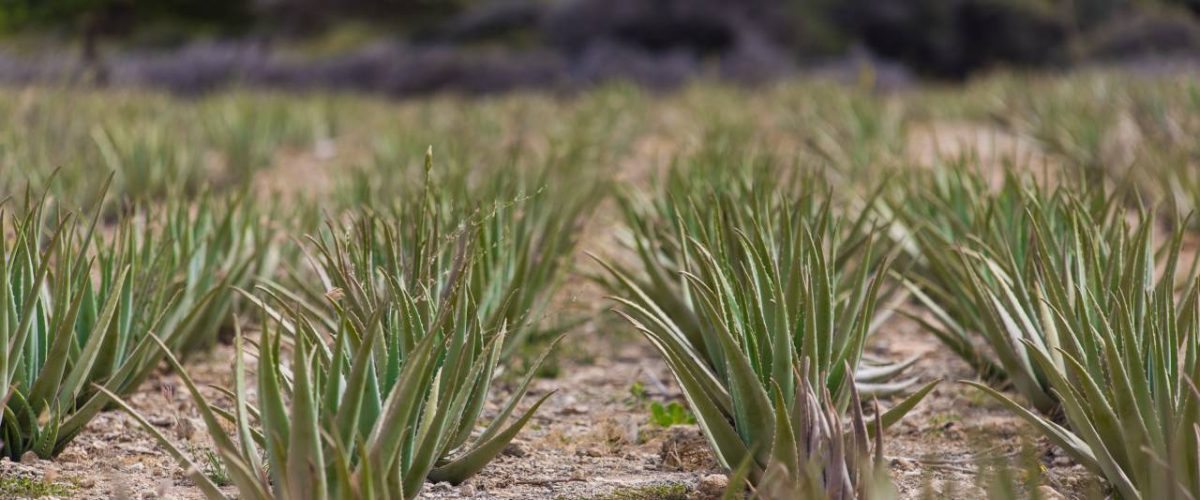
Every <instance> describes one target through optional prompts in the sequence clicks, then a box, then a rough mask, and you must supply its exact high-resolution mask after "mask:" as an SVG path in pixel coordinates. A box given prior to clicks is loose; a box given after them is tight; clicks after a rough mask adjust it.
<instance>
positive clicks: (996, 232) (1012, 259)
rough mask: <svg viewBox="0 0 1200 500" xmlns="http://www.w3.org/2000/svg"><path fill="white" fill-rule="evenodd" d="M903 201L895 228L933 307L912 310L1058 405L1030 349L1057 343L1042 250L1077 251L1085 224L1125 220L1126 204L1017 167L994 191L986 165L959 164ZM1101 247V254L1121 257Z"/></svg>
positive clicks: (1107, 226)
mask: <svg viewBox="0 0 1200 500" xmlns="http://www.w3.org/2000/svg"><path fill="white" fill-rule="evenodd" d="M895 206H896V207H897V208H895V209H894V210H895V214H896V218H895V220H896V221H897V222H898V224H897V225H896V226H895V227H893V232H892V234H893V236H895V237H896V238H897V239H899V240H900V241H903V242H904V243H905V244H907V245H908V250H909V253H908V258H909V259H911V260H910V262H908V267H907V269H908V273H907V278H908V285H909V288H910V289H911V291H912V292H913V295H914V296H915V297H916V298H917V300H918V302H920V303H921V304H922V305H924V306H925V308H926V309H927V310H928V311H929V312H930V313H931V316H932V317H926V316H924V315H921V314H916V313H914V314H911V315H910V317H911V318H913V319H914V320H916V321H917V322H919V323H921V324H922V325H923V326H924V327H925V329H926V330H928V331H930V332H931V333H933V334H934V335H935V336H937V337H938V338H939V339H940V340H941V341H942V342H943V343H945V344H946V345H947V346H948V347H949V348H950V349H951V350H952V351H954V352H955V353H956V354H958V355H959V356H961V357H962V358H963V359H964V360H965V361H967V362H968V363H969V364H971V366H972V367H973V368H975V370H976V372H977V373H979V374H980V376H981V377H982V378H983V379H984V380H987V381H990V382H991V383H993V384H998V385H1003V384H1011V385H1012V386H1013V387H1014V388H1015V389H1016V390H1018V391H1019V392H1020V393H1021V395H1023V396H1024V397H1025V398H1026V399H1027V400H1029V402H1030V403H1031V404H1032V405H1033V406H1034V407H1036V408H1037V409H1038V410H1039V411H1042V412H1044V413H1047V414H1051V413H1053V412H1054V411H1055V410H1056V408H1057V401H1056V397H1055V395H1054V394H1053V393H1052V391H1051V389H1050V386H1049V384H1048V379H1047V376H1046V374H1045V373H1044V372H1043V370H1042V369H1041V367H1040V366H1039V365H1037V364H1036V363H1033V362H1032V361H1031V354H1030V352H1029V345H1033V346H1036V347H1037V348H1038V349H1039V350H1041V351H1042V352H1052V351H1053V350H1054V348H1055V347H1056V346H1055V344H1053V342H1054V341H1055V340H1056V339H1055V338H1054V336H1053V335H1052V333H1053V322H1052V321H1051V320H1052V319H1053V318H1052V317H1051V316H1052V315H1051V313H1050V311H1049V310H1047V309H1046V307H1045V296H1046V294H1047V293H1048V291H1047V290H1045V289H1044V285H1043V284H1041V283H1039V280H1038V276H1039V273H1041V272H1042V271H1043V270H1041V269H1039V268H1038V266H1037V261H1036V260H1035V258H1034V257H1035V255H1037V254H1038V252H1041V253H1043V254H1050V255H1072V253H1073V252H1074V251H1076V250H1077V249H1076V248H1075V247H1074V246H1073V245H1074V240H1075V239H1076V238H1077V237H1078V232H1079V231H1080V230H1081V228H1093V227H1094V228H1098V229H1096V230H1097V231H1101V232H1112V231H1115V230H1117V229H1119V228H1120V227H1121V224H1122V219H1121V210H1119V208H1120V204H1119V203H1117V202H1116V201H1115V200H1114V199H1113V198H1111V197H1107V196H1106V195H1105V194H1104V193H1103V191H1101V190H1100V189H1099V188H1095V189H1092V188H1074V187H1066V186H1064V187H1059V188H1053V189H1052V188H1046V187H1041V186H1040V185H1039V184H1037V183H1036V182H1033V181H1032V180H1031V179H1028V178H1023V177H1020V176H1019V175H1018V174H1014V173H1011V172H1010V173H1009V174H1008V175H1006V177H1005V179H1004V181H1003V183H1002V184H1001V185H1000V186H998V188H997V189H996V190H992V188H991V187H990V186H989V185H988V183H987V181H985V180H984V179H983V178H982V177H981V176H980V175H979V174H978V173H977V172H975V171H972V170H969V169H968V168H956V169H950V170H945V171H940V172H938V173H934V174H930V177H929V178H927V179H924V180H922V181H919V182H918V183H916V185H915V186H912V187H908V188H906V189H905V194H904V195H903V198H901V199H900V201H898V202H897V203H896V205H895ZM1095 250H1096V252H1098V253H1097V255H1096V256H1095V258H1096V259H1098V260H1099V261H1100V262H1107V261H1108V259H1110V258H1112V257H1113V255H1112V254H1111V253H1110V250H1109V249H1108V248H1107V247H1103V246H1101V247H1098V248H1096V249H1095ZM1062 258H1066V257H1062ZM1025 341H1029V342H1031V344H1026V343H1025Z"/></svg>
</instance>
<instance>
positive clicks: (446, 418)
mask: <svg viewBox="0 0 1200 500" xmlns="http://www.w3.org/2000/svg"><path fill="white" fill-rule="evenodd" d="M443 217H445V215H444V214H443V213H442V212H440V208H439V207H438V206H437V205H434V204H432V203H429V199H428V198H427V199H425V200H421V199H418V200H417V201H416V202H414V203H412V204H410V205H409V206H408V207H407V209H406V210H403V211H400V212H397V213H396V215H395V218H392V216H383V215H377V214H370V213H364V214H360V215H359V216H358V217H356V218H355V219H354V220H353V221H352V222H350V223H348V224H347V225H344V226H343V225H339V224H337V223H334V222H330V224H329V230H328V231H327V232H325V233H324V234H323V235H322V236H320V237H316V238H313V240H312V241H313V246H314V250H315V251H314V253H313V261H314V263H315V267H316V268H317V269H316V271H317V274H318V275H319V276H320V279H321V280H322V283H323V284H324V285H323V286H327V287H328V288H327V293H325V294H323V295H322V298H321V300H320V302H312V301H309V300H308V298H307V297H306V296H305V295H304V294H303V293H293V292H289V291H288V290H287V289H285V288H283V287H280V286H277V285H267V286H264V287H262V289H261V295H250V294H248V293H247V295H248V296H250V297H251V298H252V300H254V301H255V303H256V304H258V305H259V307H260V308H261V310H262V311H263V312H264V313H265V316H266V317H267V318H269V319H267V320H266V321H267V322H266V324H265V325H264V328H263V336H262V338H261V339H260V340H259V341H258V345H259V348H258V357H259V371H258V379H257V382H258V384H257V394H258V395H259V401H258V404H257V407H253V406H251V404H250V402H249V393H248V392H247V389H246V386H245V382H244V381H243V380H242V371H243V370H242V367H241V364H242V361H241V356H242V354H241V350H240V349H239V351H238V361H237V365H238V366H237V373H238V375H237V380H236V382H235V384H236V386H235V388H234V389H233V390H232V395H233V396H234V398H235V400H236V401H237V408H236V409H234V410H233V411H223V410H219V409H216V408H213V407H212V406H211V404H209V403H208V402H207V401H206V400H205V399H204V397H203V395H202V394H201V393H200V392H199V391H198V389H197V388H196V387H195V384H194V383H192V382H191V381H190V380H187V379H186V376H185V383H186V385H187V386H188V388H189V390H190V391H191V392H192V395H193V397H194V398H195V400H196V401H197V404H198V405H199V406H200V408H201V413H202V415H203V416H204V417H205V419H206V423H207V424H208V430H209V433H210V435H211V436H212V437H213V440H214V442H215V443H216V445H217V453H218V454H219V455H220V456H221V459H222V461H223V463H224V464H225V466H226V468H227V469H228V470H229V471H230V476H231V478H232V479H233V482H234V484H235V485H236V486H237V489H238V493H239V494H240V496H241V497H242V498H395V499H402V498H414V497H415V496H416V495H417V494H418V493H419V492H420V490H421V487H422V484H423V483H424V481H425V480H426V479H427V478H428V479H430V480H434V481H449V482H453V483H458V482H461V481H464V480H466V479H467V478H469V477H470V476H472V475H474V474H475V473H477V472H478V471H479V470H481V469H482V468H483V467H484V466H485V465H486V464H487V463H488V462H489V461H491V460H492V459H493V458H494V457H495V456H497V455H498V454H499V453H500V452H501V451H502V450H503V448H504V447H505V446H506V445H507V444H508V443H509V442H510V441H511V440H512V439H513V437H515V435H516V434H517V433H518V432H519V431H520V429H521V428H523V427H524V426H525V424H526V423H528V421H529V419H530V418H531V417H532V416H533V415H534V412H536V411H537V409H538V407H540V406H541V404H542V403H543V402H544V401H545V400H546V398H547V397H549V396H550V394H546V395H545V396H543V397H542V398H540V399H539V400H538V401H537V402H535V403H534V404H533V405H532V406H531V407H530V408H529V409H528V410H527V411H526V412H525V413H524V414H522V415H520V416H515V414H516V410H517V406H518V404H519V403H520V402H521V400H522V399H524V395H525V394H526V392H527V390H528V387H529V384H530V382H531V380H532V375H533V373H534V372H535V371H536V368H537V364H538V363H540V362H541V360H539V361H538V363H535V364H534V365H533V367H532V368H531V369H530V370H529V374H528V375H527V376H526V377H525V378H523V379H522V380H521V381H520V382H519V383H518V385H517V386H516V389H515V390H514V391H513V393H512V395H511V396H510V397H509V399H508V401H507V402H506V403H505V404H504V405H503V406H502V409H501V410H500V412H499V413H498V414H497V415H496V416H495V417H494V418H493V419H492V420H491V421H490V423H488V424H487V425H486V426H484V427H483V429H482V430H481V431H479V432H478V433H477V432H476V431H477V428H476V423H477V422H478V421H479V420H480V417H481V416H482V414H483V409H484V402H485V401H486V399H487V396H488V393H489V390H490V388H491V385H492V380H493V377H494V375H495V374H496V371H497V366H498V365H499V362H500V358H501V351H502V348H503V345H504V338H505V336H506V334H507V333H508V328H509V327H508V326H507V325H504V324H501V325H499V327H498V328H496V329H490V328H488V327H487V323H486V321H487V320H486V315H485V314H484V310H483V309H482V307H483V304H484V302H483V301H482V300H481V298H480V297H478V296H476V292H477V291H479V290H478V289H477V288H476V287H475V286H472V285H471V283H473V280H475V279H476V278H475V276H473V274H474V273H476V272H478V270H479V269H480V268H479V267H476V265H475V264H474V260H475V259H479V258H482V255H483V253H484V252H485V249H483V248H481V247H480V246H479V245H478V241H479V232H480V231H481V230H480V229H479V228H477V227H473V226H462V227H461V228H459V230H457V231H454V232H451V233H449V234H446V233H443V232H442V231H443V229H444V228H443V227H442V225H441V224H440V222H439V220H440V219H441V218H443ZM484 285H487V283H484ZM482 289H483V290H486V289H487V287H486V286H484V287H482ZM284 338H288V339H291V343H292V344H293V350H292V353H291V354H292V355H291V358H292V362H291V363H290V367H288V368H285V365H284V362H283V361H282V358H283V357H284V354H283V350H282V349H281V345H282V344H283V339H284ZM238 342H239V344H240V343H241V340H240V338H239V341H238ZM164 349H166V347H165V344H164ZM168 359H170V360H171V362H172V364H173V365H174V366H175V368H176V369H178V370H183V367H182V366H179V364H178V361H176V360H175V359H174V357H171V356H168ZM543 359H544V356H543ZM121 404H124V403H121ZM126 409H127V410H129V411H131V412H132V411H133V410H132V409H130V408H128V406H127V405H126ZM137 418H139V419H142V421H143V423H144V424H145V425H144V427H146V428H147V430H148V431H150V432H151V433H153V434H154V435H155V436H156V437H157V438H158V439H159V440H160V442H161V443H162V444H163V445H164V446H165V447H167V448H168V449H170V450H171V452H172V454H173V455H174V456H175V457H176V458H177V459H179V460H180V461H181V462H182V463H183V465H184V466H185V467H192V464H191V463H190V460H189V459H188V458H187V456H186V454H184V453H182V452H181V451H180V450H179V449H178V448H175V447H174V445H173V444H172V443H170V441H169V440H167V439H166V438H165V437H164V436H162V435H161V434H160V433H159V432H158V431H157V430H156V429H154V428H153V426H151V425H149V424H148V423H146V422H145V420H144V419H143V418H142V417H140V416H138V417H137ZM227 420H232V421H233V422H234V423H235V425H236V427H237V428H238V429H239V432H238V434H237V439H236V440H233V439H230V438H229V437H227V436H226V435H225V432H226V431H225V430H224V428H223V427H222V425H223V424H224V423H225V421H227ZM254 421H257V422H258V425H257V426H255V425H254ZM260 455H265V457H266V458H265V459H263V458H260ZM193 479H194V480H196V481H197V483H198V484H201V486H202V488H203V489H204V490H205V492H206V493H207V494H208V495H209V496H210V497H213V498H221V497H222V494H221V492H220V491H219V489H217V488H216V487H215V485H213V484H212V483H211V481H209V480H208V479H207V478H205V477H203V475H202V474H193Z"/></svg>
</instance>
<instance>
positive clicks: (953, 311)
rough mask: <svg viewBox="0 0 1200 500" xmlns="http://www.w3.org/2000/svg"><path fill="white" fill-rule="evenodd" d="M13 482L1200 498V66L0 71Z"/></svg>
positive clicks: (233, 491)
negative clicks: (45, 76)
mask: <svg viewBox="0 0 1200 500" xmlns="http://www.w3.org/2000/svg"><path fill="white" fill-rule="evenodd" d="M0 120H2V122H3V124H4V125H3V126H2V127H0V200H2V202H0V226H2V227H3V229H2V230H0V235H2V237H3V240H2V245H0V388H4V392H3V393H2V394H0V396H2V401H3V408H4V411H3V413H2V414H0V442H2V444H0V455H2V456H3V459H0V498H162V499H166V498H171V499H174V498H178V499H202V498H210V499H215V498H241V499H375V498H378V499H395V500H404V499H411V498H418V497H421V498H502V499H543V498H544V499H597V500H600V499H613V500H630V499H718V498H728V499H740V498H762V499H772V500H774V499H792V498H832V499H851V498H869V499H876V498H905V499H912V498H989V499H992V498H994V499H1017V498H1022V499H1024V498H1037V499H1061V498H1072V499H1077V498H1078V499H1082V498H1087V499H1091V498H1120V499H1126V500H1135V499H1146V500H1151V499H1179V500H1183V499H1195V498H1197V497H1198V496H1200V390H1198V389H1197V386H1198V385H1200V260H1198V259H1197V255H1198V253H1197V252H1198V250H1200V220H1198V219H1197V217H1198V216H1200V214H1196V213H1194V212H1195V211H1196V209H1197V208H1200V139H1198V138H1200V81H1198V80H1196V78H1195V75H1194V73H1187V72H1183V73H1173V72H1161V73H1155V74H1152V75H1147V74H1140V75H1135V74H1131V73H1123V72H1116V71H1105V70H1078V71H1074V72H1070V73H1066V74H1060V75H1055V76H1050V75H1046V74H1026V73H1004V72H1001V73H994V74H990V75H988V76H986V77H982V76H981V77H977V78H973V79H971V80H970V81H969V82H968V83H965V84H963V85H956V86H946V87H942V86H938V85H926V86H920V87H912V88H909V89H907V90H895V91H880V90H875V86H874V85H872V83H871V75H870V74H868V73H863V74H862V75H861V77H860V78H859V84H858V85H853V84H851V85H847V84H844V83H842V84H839V83H833V82H824V81H821V80H816V79H810V80H782V81H779V82H777V83H772V84H766V85H763V86H759V87H751V88H736V87H730V86H725V85H720V84H716V83H693V84H690V85H687V86H685V87H683V88H680V89H678V90H674V91H671V92H662V93H656V92H654V91H650V90H645V89H642V88H639V87H634V86H626V85H620V84H608V85H603V86H599V87H596V88H594V89H589V90H584V91H578V92H571V93H564V94H552V93H545V92H542V93H522V92H516V93H511V94H505V95H495V96H489V97H462V96H450V95H440V96H434V97H426V98H420V99H411V100H387V99H384V98H377V97H368V96H362V95H354V94H339V93H336V92H335V93H330V92H313V93H303V92H292V93H286V92H272V91H267V90H237V89H228V90H222V91H219V92H215V93H211V94H205V95H203V96H192V97H179V96H172V95H169V94H160V93H157V92H155V91H151V90H133V89H120V88H110V89H106V90H104V89H98V90H88V89H86V88H82V87H68V86H62V87H60V86H56V85H42V86H35V87H28V88H23V87H8V88H4V89H2V90H0Z"/></svg>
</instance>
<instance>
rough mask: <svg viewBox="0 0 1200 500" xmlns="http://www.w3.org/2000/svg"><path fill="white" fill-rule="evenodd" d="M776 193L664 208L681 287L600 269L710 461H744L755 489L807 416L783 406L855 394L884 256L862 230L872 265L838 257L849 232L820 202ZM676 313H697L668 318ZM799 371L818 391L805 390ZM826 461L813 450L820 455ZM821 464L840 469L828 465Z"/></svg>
mask: <svg viewBox="0 0 1200 500" xmlns="http://www.w3.org/2000/svg"><path fill="white" fill-rule="evenodd" d="M764 191H766V190H764ZM753 192H760V193H761V192H763V191H752V193H753ZM777 196H778V197H782V196H783V195H781V194H776V193H770V194H761V195H758V194H748V196H747V197H746V198H741V197H739V195H734V194H730V193H729V192H724V191H716V192H714V193H712V194H711V195H710V196H709V197H706V198H686V199H682V200H680V201H678V202H677V203H675V204H672V205H671V207H670V209H671V210H673V211H674V213H677V214H681V215H679V216H678V218H677V219H676V220H677V222H676V223H677V224H679V226H680V227H681V229H680V233H681V235H680V236H681V237H680V238H679V239H678V240H675V241H674V242H673V243H675V244H678V245H680V247H681V248H680V250H679V251H678V252H677V253H676V254H675V255H680V256H682V258H683V260H682V261H681V262H680V264H681V269H680V270H679V271H678V273H679V276H680V281H681V282H680V284H679V287H678V289H677V290H680V291H681V292H682V293H681V294H680V295H678V296H676V295H675V294H673V293H672V294H660V295H652V294H651V293H650V292H647V291H646V290H645V289H644V288H643V286H642V285H641V284H639V282H638V281H636V280H635V279H634V278H632V277H631V276H630V275H629V274H628V273H627V272H625V271H623V270H621V269H618V268H616V267H614V266H612V265H606V267H607V269H608V271H609V273H610V275H611V279H612V280H613V284H612V285H611V287H612V289H614V290H617V291H619V292H620V293H621V295H620V296H618V297H616V298H615V300H616V301H617V302H618V303H619V304H620V305H621V310H620V311H619V312H620V314H622V315H623V316H624V317H625V318H626V319H628V321H629V322H630V323H631V324H633V325H634V327H635V328H637V329H638V330H639V331H640V332H641V333H642V334H644V335H645V337H646V338H647V339H649V340H650V342H651V343H652V344H654V346H655V347H657V348H658V350H659V351H660V352H661V353H662V355H663V357H664V358H665V359H666V361H667V364H668V366H669V367H670V368H671V370H672V372H673V373H674V374H675V377H676V378H677V380H678V381H679V384H680V387H681V389H682V390H683V393H684V396H685V398H686V399H687V401H688V404H689V405H690V406H691V409H692V412H693V413H694V414H695V416H696V421H697V423H698V424H699V425H700V426H701V428H702V429H703V430H704V434H705V436H706V437H707V438H708V440H709V443H710V445H711V447H712V449H713V451H714V452H715V454H716V456H717V458H718V460H719V461H720V463H721V464H722V465H724V466H726V467H729V468H735V467H738V466H739V464H742V463H748V465H746V467H747V469H748V470H747V472H746V475H747V477H748V478H749V481H750V482H751V484H755V485H758V484H760V481H762V480H763V479H764V478H766V477H768V475H769V473H770V471H769V469H770V467H771V464H773V463H777V462H778V461H779V460H781V458H779V454H781V453H784V454H785V455H790V453H785V450H784V449H783V448H782V447H783V446H785V445H786V446H788V447H790V446H794V445H795V443H794V440H793V437H792V436H788V435H787V434H788V433H799V432H808V431H807V430H806V429H808V425H809V423H807V422H805V423H789V422H790V419H789V417H788V415H790V414H793V413H795V412H800V414H804V412H807V411H808V410H809V409H810V408H809V402H807V401H806V400H805V399H806V398H808V397H809V396H810V395H811V394H813V392H812V391H813V390H816V391H818V392H817V394H820V392H823V391H825V390H828V391H829V392H830V393H831V394H832V396H831V397H830V398H829V400H828V404H829V405H831V407H832V408H833V409H835V410H836V412H837V413H838V414H841V413H843V412H845V411H847V410H848V408H849V406H850V404H851V401H855V402H857V397H856V396H855V394H856V392H857V391H856V389H855V387H856V386H857V385H858V384H856V383H855V379H856V373H855V368H856V367H858V366H859V364H860V363H859V362H860V360H861V358H862V351H863V346H864V344H865V342H866V336H867V333H868V331H869V330H870V328H871V323H872V322H873V321H874V318H875V312H876V307H877V302H878V298H879V292H880V289H881V287H882V286H883V281H884V279H885V270H886V260H885V261H875V260H873V259H872V258H871V257H870V256H871V255H872V254H873V253H874V252H875V251H876V249H875V243H874V241H875V240H874V238H871V237H869V238H867V239H865V240H861V241H859V242H858V243H857V244H861V245H862V250H861V251H862V252H863V255H862V256H861V260H859V261H858V262H881V263H880V264H879V265H877V266H871V265H863V266H853V265H850V264H848V263H847V262H846V261H843V260H839V259H838V257H837V256H839V255H843V254H841V253H840V252H841V248H842V247H841V245H842V244H847V243H848V242H847V241H845V240H843V239H842V238H843V237H844V235H845V234H848V233H844V232H842V228H841V227H840V226H839V224H841V223H842V220H841V219H840V218H839V217H837V216H835V215H833V214H832V213H831V212H830V210H829V209H828V205H826V204H821V203H818V204H817V206H818V207H819V208H818V209H816V210H811V211H810V207H809V204H811V203H813V201H812V200H810V199H805V198H800V199H796V200H787V199H781V198H773V197H777ZM684 214H686V215H684ZM638 222H639V221H638V220H636V219H635V220H632V221H631V223H635V224H636V223H638ZM692 223H694V224H692ZM658 248H660V247H655V248H653V249H651V248H641V249H640V251H642V252H644V253H646V254H649V253H650V252H654V251H658V250H657V249H658ZM644 258H645V257H644ZM649 272H660V273H661V274H660V275H659V276H658V277H652V278H650V279H652V280H654V279H658V280H666V279H674V277H671V276H670V275H668V274H666V273H663V272H661V271H655V270H649ZM651 283H653V281H651ZM680 308H687V310H689V311H692V312H693V313H694V314H679V313H678V312H677V311H679V310H680ZM678 318H686V319H687V320H688V322H683V321H680V320H679V319H678ZM801 360H808V361H809V362H808V363H804V364H802V363H801ZM894 370H897V368H893V367H889V368H886V369H883V370H881V371H885V372H892V373H894ZM888 374H890V373H888ZM807 380H813V381H816V382H813V383H812V386H813V388H818V387H819V389H813V388H809V389H806V388H805V386H806V385H808V382H806V381H807ZM935 383H936V382H934V383H930V384H928V385H926V386H924V387H923V388H921V389H920V390H918V391H917V392H916V393H914V394H913V395H912V396H911V397H909V398H908V399H906V400H904V401H902V402H901V403H899V404H897V405H896V406H895V407H893V408H892V409H891V410H889V411H888V412H887V413H886V414H884V415H882V416H880V419H881V422H882V426H887V425H890V424H892V423H894V422H895V421H897V420H898V419H899V418H900V417H901V416H903V415H904V414H905V413H906V412H907V411H908V410H910V409H911V408H912V407H913V406H914V405H916V404H917V402H919V400H920V399H921V398H923V397H924V396H925V395H926V394H928V392H929V391H930V390H932V388H933V387H934V384H935ZM904 385H905V386H908V385H911V383H905V384H904ZM797 398H800V399H802V400H801V401H798V400H797ZM798 408H799V409H798ZM854 411H858V410H854ZM823 414H824V413H823ZM813 418H816V417H813ZM826 430H827V429H826ZM839 432H840V431H839ZM825 436H826V437H830V435H828V434H826V435H825ZM838 436H840V434H838ZM777 440H778V441H777ZM779 442H782V443H784V444H780V445H777V443H779ZM824 442H827V443H833V442H841V440H840V439H833V438H832V437H830V439H829V440H828V441H824ZM831 446H832V445H831ZM806 450H807V448H806ZM826 458H829V457H819V458H818V457H813V459H814V460H817V462H818V463H825V462H821V460H824V459H826ZM804 463H805V464H807V463H808V462H807V461H805V462H804ZM825 464H826V466H829V467H837V464H836V460H834V461H833V465H829V464H828V463H825ZM792 469H794V467H791V466H789V470H792ZM831 470H832V469H831ZM801 473H803V471H795V472H794V473H793V477H799V476H795V474H801ZM827 479H829V478H827ZM834 480H835V482H836V481H837V480H836V478H835V479H834ZM826 486H831V487H834V488H841V485H840V484H838V485H829V484H827V485H826ZM852 486H853V487H852V488H851V489H854V488H857V487H858V484H857V483H856V484H854V485H852Z"/></svg>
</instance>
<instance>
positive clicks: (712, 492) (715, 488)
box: [695, 474, 729, 500]
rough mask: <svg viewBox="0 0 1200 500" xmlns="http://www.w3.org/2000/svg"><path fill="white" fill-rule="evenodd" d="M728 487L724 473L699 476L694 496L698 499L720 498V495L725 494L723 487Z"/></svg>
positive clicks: (727, 478)
mask: <svg viewBox="0 0 1200 500" xmlns="http://www.w3.org/2000/svg"><path fill="white" fill-rule="evenodd" d="M728 487H729V477H728V476H726V475H725V474H709V475H707V476H704V477H702V478H700V484H699V485H698V486H697V487H696V496H695V498H697V499H700V500H710V499H717V498H721V496H722V495H724V494H725V489H726V488H728Z"/></svg>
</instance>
